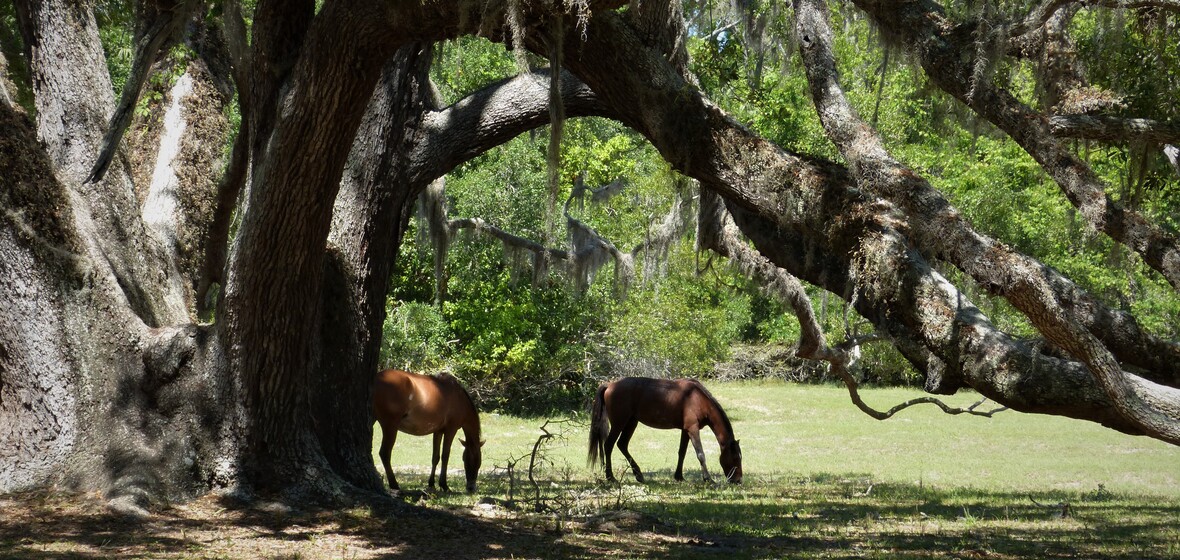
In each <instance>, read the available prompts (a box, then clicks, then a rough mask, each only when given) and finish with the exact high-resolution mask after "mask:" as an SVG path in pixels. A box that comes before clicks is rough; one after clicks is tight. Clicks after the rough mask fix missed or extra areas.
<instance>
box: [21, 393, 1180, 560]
mask: <svg viewBox="0 0 1180 560" xmlns="http://www.w3.org/2000/svg"><path fill="white" fill-rule="evenodd" d="M711 389H712V390H713V392H714V394H716V395H717V397H718V399H719V400H720V401H721V402H722V404H723V405H725V407H726V408H727V410H728V411H729V413H730V416H731V417H732V419H733V421H734V426H735V430H736V431H737V433H738V435H739V436H740V438H741V440H742V450H743V451H744V453H745V464H744V471H745V473H744V474H745V480H744V484H742V485H728V484H718V485H714V484H706V483H703V482H701V481H700V480H699V478H698V477H699V472H700V471H699V467H698V465H696V464H695V458H691V457H690V458H688V459H687V463H689V464H687V465H686V467H685V474H686V476H688V477H689V478H690V481H688V482H684V483H676V482H674V481H673V480H672V470H673V469H674V468H675V463H676V458H675V453H676V446H677V445H678V443H679V436H678V434H677V433H675V432H673V431H657V430H652V429H649V428H642V429H640V430H639V431H638V432H636V435H635V438H634V439H633V440H632V446H631V447H632V451H633V452H634V454H635V456H636V459H637V460H638V461H639V463H640V465H641V466H642V467H643V468H644V470H645V475H646V478H647V480H648V481H649V483H648V484H636V483H634V482H633V481H632V480H631V479H630V478H629V476H630V473H629V470H626V469H625V465H624V461H623V459H622V458H621V457H616V458H615V459H616V460H615V467H616V469H615V471H616V473H618V474H619V475H620V476H621V477H623V478H622V479H623V481H624V482H623V483H622V484H608V483H606V482H604V481H603V480H602V477H601V475H600V474H599V473H598V472H596V471H592V470H590V469H589V468H587V467H586V466H585V456H586V447H585V446H586V431H587V426H586V423H585V417H584V415H582V417H581V418H577V417H575V418H574V419H573V420H572V421H568V422H564V423H551V424H549V425H548V428H547V429H549V431H550V432H551V433H552V434H555V436H557V437H554V438H553V439H549V440H547V441H546V442H545V448H544V450H543V452H542V453H541V457H542V458H543V459H545V461H544V462H543V464H542V465H540V466H539V467H538V469H537V470H536V471H535V472H534V475H535V476H534V480H535V482H536V485H535V486H534V485H533V484H531V483H530V482H529V481H528V480H527V472H528V458H529V455H530V452H531V450H532V448H533V445H534V444H535V443H536V441H537V438H538V436H540V435H541V432H540V430H539V427H540V426H542V425H544V423H545V419H543V418H515V417H510V416H501V415H496V414H484V415H483V424H484V431H485V434H484V436H485V437H486V438H487V439H488V443H487V444H486V446H485V447H484V468H483V470H482V473H481V476H480V487H479V492H478V494H475V495H467V494H462V493H453V494H440V495H426V494H422V493H420V492H417V490H420V489H421V488H422V487H423V486H425V484H426V476H427V470H428V469H429V460H430V438H415V437H410V436H405V435H403V436H402V437H399V438H398V445H397V447H396V448H395V449H394V462H395V463H396V464H397V465H398V466H397V473H398V475H399V481H400V482H401V484H402V488H404V489H406V490H407V492H405V493H404V494H402V497H403V498H404V499H406V500H410V501H414V502H416V503H418V504H419V505H420V506H422V507H416V508H414V507H393V506H391V505H389V504H385V505H382V506H380V507H377V508H374V507H368V506H360V507H355V508H349V509H343V510H339V509H329V510H319V509H315V508H309V509H304V508H301V507H299V506H300V504H298V503H295V504H290V505H289V506H288V505H284V506H282V507H273V506H277V504H267V503H260V504H259V503H243V502H240V501H238V500H235V499H233V498H232V496H219V495H216V494H209V495H206V496H203V497H201V498H199V499H197V500H193V501H191V502H187V503H183V504H174V505H172V506H170V507H163V508H161V509H160V510H159V511H155V512H153V515H152V516H151V517H150V518H148V519H138V518H131V517H126V516H123V515H120V514H117V513H114V512H112V511H110V510H108V509H107V507H106V501H105V499H103V497H102V496H101V494H97V493H96V494H81V495H80V494H77V493H70V492H59V491H53V490H41V491H32V492H25V493H18V494H10V495H0V560H7V559H9V558H11V559H20V560H29V559H32V560H64V559H87V560H89V559H97V558H152V559H168V560H191V559H197V558H200V559H205V558H221V559H227V560H247V559H249V560H253V559H255V558H272V559H294V558H299V559H303V560H321V559H323V560H328V559H333V560H334V559H339V558H349V559H373V558H415V559H424V560H433V559H436V558H438V559H442V558H480V559H485V560H500V559H505V560H506V559H510V558H578V559H588V560H589V559H592V560H607V559H625V558H657V559H680V558H690V559H697V558H699V559H706V558H709V559H716V558H725V559H726V560H742V559H753V558H759V559H761V558H802V559H810V558H890V559H893V558H901V559H907V558H913V559H958V558H987V559H1003V560H1007V559H1013V558H1036V559H1041V558H1110V559H1131V558H1135V559H1140V558H1152V559H1175V558H1180V525H1177V523H1176V521H1177V519H1180V485H1178V484H1177V478H1180V448H1178V447H1173V446H1169V445H1165V444H1162V443H1160V442H1157V441H1154V440H1149V439H1146V438H1136V437H1129V436H1124V435H1120V434H1117V433H1115V432H1111V431H1109V430H1106V429H1104V428H1101V427H1099V426H1096V425H1093V424H1089V423H1084V422H1078V421H1073V420H1067V419H1062V418H1055V417H1046V416H1029V415H1021V414H1017V413H1014V412H1005V413H1002V414H999V415H997V416H996V417H995V418H993V419H990V420H989V419H983V418H970V417H967V418H964V417H955V416H946V415H944V414H942V413H941V412H939V411H938V410H936V409H933V408H928V407H927V408H916V409H910V410H907V411H904V412H903V413H902V414H901V415H900V416H898V417H895V418H893V419H891V420H888V421H885V422H877V421H875V420H872V419H870V418H868V417H866V416H864V415H863V414H861V413H860V412H858V411H857V410H855V409H854V408H853V407H852V405H851V404H850V403H849V402H848V400H847V396H846V395H845V394H844V392H843V391H842V390H840V389H838V388H836V387H822V386H798V385H786V384H781V383H729V384H711ZM913 394H914V393H913V392H912V391H904V390H895V389H879V390H869V391H865V398H866V399H867V400H868V401H870V402H871V403H873V404H875V405H877V406H878V407H885V406H889V405H892V404H894V403H896V402H899V401H902V400H905V399H908V398H909V397H911V396H913ZM950 400H951V401H952V402H953V403H954V404H968V403H970V402H973V400H974V399H972V397H971V395H962V396H956V397H952V398H951V399H950ZM706 453H707V455H708V460H709V464H710V466H711V467H713V468H714V470H716V467H715V465H716V464H717V447H716V443H715V442H714V441H711V440H710V441H708V445H707V450H706ZM452 459H453V461H452V464H451V467H452V468H451V469H450V472H451V477H452V482H453V485H454V487H456V488H462V487H463V484H462V481H463V475H462V472H461V466H460V463H461V461H460V460H459V457H458V454H457V453H456V455H455V456H454V457H452ZM509 465H513V468H512V472H511V473H509V470H508V466H509ZM292 506H293V507H292Z"/></svg>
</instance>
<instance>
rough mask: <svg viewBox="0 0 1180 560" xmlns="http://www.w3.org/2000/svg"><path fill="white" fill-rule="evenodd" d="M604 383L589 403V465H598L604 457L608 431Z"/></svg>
mask: <svg viewBox="0 0 1180 560" xmlns="http://www.w3.org/2000/svg"><path fill="white" fill-rule="evenodd" d="M605 397H606V385H602V386H600V387H599V388H598V394H597V395H595V396H594V404H592V405H590V452H589V454H588V455H587V456H586V462H587V463H588V464H589V465H590V466H591V467H594V466H597V465H598V459H599V458H600V457H606V449H605V447H604V446H605V444H606V436H607V434H608V433H609V432H610V425H609V424H608V423H607V421H606V414H605V410H604V409H605V408H606V398H605Z"/></svg>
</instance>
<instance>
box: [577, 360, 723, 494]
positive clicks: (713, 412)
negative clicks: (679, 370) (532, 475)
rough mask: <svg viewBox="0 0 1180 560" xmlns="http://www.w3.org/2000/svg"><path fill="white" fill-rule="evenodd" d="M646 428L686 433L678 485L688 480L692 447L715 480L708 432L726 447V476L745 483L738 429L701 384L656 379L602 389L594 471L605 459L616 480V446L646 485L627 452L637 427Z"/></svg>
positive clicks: (593, 434)
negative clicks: (704, 436) (705, 438)
mask: <svg viewBox="0 0 1180 560" xmlns="http://www.w3.org/2000/svg"><path fill="white" fill-rule="evenodd" d="M640 422H643V423H644V424H645V425H647V426H651V427H653V428H656V429H661V430H672V429H678V430H680V457H679V459H678V460H677V461H676V475H675V476H676V480H684V452H685V451H686V450H687V449H688V442H689V440H692V446H693V448H694V449H696V452H697V459H698V460H699V461H700V462H701V474H702V475H703V476H704V479H705V480H706V481H707V480H709V469H708V467H706V466H705V451H704V450H703V449H702V448H701V437H700V431H701V428H702V427H705V426H708V427H710V428H711V429H712V430H713V435H715V436H717V443H718V444H719V445H720V446H721V471H722V472H723V473H724V474H725V478H727V479H728V480H729V481H730V482H733V483H740V482H741V481H742V449H741V447H740V446H739V445H738V441H737V440H736V439H734V435H733V426H732V425H731V424H730V423H729V417H728V416H726V415H725V411H724V410H722V409H721V405H720V404H717V399H715V398H713V395H711V394H709V391H707V390H706V389H705V387H704V386H703V385H701V383H700V382H699V381H696V380H694V379H676V380H669V379H650V378H646V377H624V378H622V379H619V380H617V381H615V382H613V383H610V384H608V385H603V386H601V387H599V388H598V395H597V396H596V397H595V398H594V405H593V407H592V408H591V410H590V454H589V462H590V465H591V466H594V465H596V464H597V463H598V460H599V458H600V457H601V458H602V462H603V463H604V464H605V465H606V479H607V480H612V481H613V480H614V479H615V475H614V472H613V471H612V469H611V461H610V456H611V448H612V447H614V445H615V442H616V441H617V442H618V444H619V451H622V452H623V456H624V457H626V458H627V462H628V463H630V464H631V471H632V472H634V473H635V480H638V481H639V482H643V472H641V471H640V470H639V465H637V464H636V463H635V459H633V458H632V457H631V453H630V452H628V451H627V444H628V443H630V442H631V435H632V434H634V433H635V428H636V426H638V425H639V423H640Z"/></svg>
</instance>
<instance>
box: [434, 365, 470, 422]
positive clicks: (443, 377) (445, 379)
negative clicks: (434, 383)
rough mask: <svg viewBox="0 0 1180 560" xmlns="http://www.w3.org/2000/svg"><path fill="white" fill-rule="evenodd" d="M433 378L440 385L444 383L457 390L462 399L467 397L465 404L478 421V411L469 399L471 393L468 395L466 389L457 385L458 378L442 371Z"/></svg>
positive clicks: (460, 384) (459, 384) (461, 385)
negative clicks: (473, 412) (469, 407)
mask: <svg viewBox="0 0 1180 560" xmlns="http://www.w3.org/2000/svg"><path fill="white" fill-rule="evenodd" d="M434 378H435V379H438V380H439V381H440V382H442V383H446V384H447V385H453V386H454V387H455V388H456V389H458V390H459V392H460V393H462V394H463V396H464V397H467V403H468V404H470V405H471V410H474V411H475V416H476V421H478V419H479V409H478V408H476V406H475V399H473V398H471V393H468V392H467V388H466V387H464V386H463V384H462V383H459V378H458V377H455V376H454V375H451V374H450V373H448V372H445V371H444V372H441V373H438V374H436V375H435V376H434Z"/></svg>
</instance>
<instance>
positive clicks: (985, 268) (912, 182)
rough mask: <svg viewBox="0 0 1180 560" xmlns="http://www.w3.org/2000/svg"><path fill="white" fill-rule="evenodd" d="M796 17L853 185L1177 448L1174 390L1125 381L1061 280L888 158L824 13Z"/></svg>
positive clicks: (802, 7) (807, 10)
mask: <svg viewBox="0 0 1180 560" xmlns="http://www.w3.org/2000/svg"><path fill="white" fill-rule="evenodd" d="M795 13H796V21H797V22H798V31H799V37H800V52H801V54H802V57H803V62H804V67H805V69H806V71H807V78H808V82H809V83H810V84H811V93H812V97H813V98H814V102H815V106H816V109H817V112H818V113H819V117H820V121H821V123H822V124H823V127H824V130H825V131H826V132H827V135H828V137H829V138H830V139H831V140H832V141H833V142H834V143H835V144H836V146H837V147H838V148H839V149H840V152H841V153H842V154H843V155H844V157H845V158H846V159H847V160H848V161H849V164H850V167H851V169H852V170H853V174H854V175H855V176H856V179H857V182H858V183H859V184H861V185H862V186H865V187H867V188H870V189H872V190H875V191H879V192H882V194H883V195H884V196H886V197H887V198H889V199H890V200H895V201H898V202H899V204H900V205H901V206H902V207H904V208H905V209H906V210H907V211H910V213H911V214H912V215H913V217H914V218H915V219H914V220H912V221H911V223H912V224H914V225H915V231H916V233H918V235H919V236H922V237H925V239H924V241H925V242H924V243H923V245H926V246H933V247H934V248H936V250H938V251H939V253H941V254H943V255H945V256H946V257H947V258H948V260H951V261H952V262H954V263H955V264H956V265H958V266H960V267H961V268H963V269H964V270H966V271H968V272H970V273H972V275H973V276H975V277H976V278H977V279H980V280H984V281H987V282H991V287H992V289H993V290H995V291H997V292H999V293H1001V294H1003V295H1004V296H1005V297H1006V298H1007V299H1008V300H1009V301H1010V302H1012V303H1013V304H1014V305H1015V306H1016V307H1017V308H1018V309H1019V310H1020V311H1021V312H1022V313H1024V314H1025V316H1027V317H1028V318H1029V319H1031V320H1032V322H1033V324H1034V325H1035V326H1036V327H1037V329H1038V330H1039V331H1040V332H1041V333H1043V334H1045V336H1046V337H1047V338H1048V339H1049V340H1051V341H1053V342H1054V343H1055V344H1057V345H1058V346H1060V347H1062V348H1065V349H1067V350H1069V351H1070V352H1071V354H1073V355H1074V356H1075V357H1077V358H1078V359H1080V360H1082V361H1083V362H1084V363H1085V364H1086V365H1087V367H1089V369H1090V370H1091V371H1093V372H1094V373H1095V375H1096V376H1097V377H1098V379H1099V380H1100V381H1101V383H1102V385H1103V386H1104V388H1105V389H1106V391H1107V394H1108V395H1109V396H1110V397H1111V399H1112V400H1113V401H1114V403H1115V405H1116V407H1118V409H1119V410H1120V412H1122V413H1123V415H1124V416H1125V417H1126V418H1128V419H1129V420H1131V421H1133V422H1135V423H1136V424H1138V425H1139V426H1140V427H1141V428H1142V429H1143V430H1144V431H1146V432H1148V433H1150V434H1152V435H1153V436H1155V437H1158V438H1160V439H1163V440H1166V441H1170V442H1172V443H1180V422H1178V420H1180V398H1177V395H1180V391H1178V390H1177V389H1175V388H1173V387H1167V386H1160V385H1157V384H1154V383H1151V382H1149V381H1147V380H1143V379H1141V378H1138V377H1137V376H1134V375H1131V374H1125V373H1124V372H1123V371H1122V370H1121V369H1120V368H1119V366H1118V365H1117V363H1116V362H1115V360H1114V358H1113V357H1112V356H1111V354H1110V352H1109V351H1108V350H1107V349H1106V348H1105V347H1104V346H1103V345H1102V343H1101V342H1100V341H1099V340H1098V339H1097V338H1096V337H1095V336H1094V335H1093V334H1091V333H1090V332H1087V331H1086V330H1084V329H1083V328H1082V326H1080V325H1079V324H1078V322H1077V321H1074V320H1073V319H1072V317H1071V315H1072V313H1070V312H1069V311H1068V310H1067V307H1068V306H1067V305H1065V304H1063V302H1062V301H1060V299H1059V297H1058V294H1057V293H1056V290H1055V285H1057V284H1060V283H1061V282H1063V281H1064V278H1060V277H1057V276H1056V273H1054V272H1053V271H1052V270H1051V269H1049V268H1048V267H1046V266H1044V265H1042V264H1040V263H1039V262H1036V261H1035V260H1033V259H1031V258H1028V257H1026V256H1024V255H1021V254H1019V253H1017V252H1015V251H1013V250H1011V249H1008V248H1007V247H1006V246H1004V245H1002V244H999V243H996V242H994V241H993V240H991V239H988V238H986V237H984V236H982V235H979V234H976V233H975V232H974V231H973V230H972V228H971V227H970V225H968V224H967V223H966V221H965V220H964V219H963V218H962V217H961V216H960V215H959V214H958V212H957V211H955V209H954V208H953V207H951V206H950V205H949V203H947V201H946V200H945V199H943V197H942V196H941V195H940V194H939V193H938V191H937V190H935V189H934V188H933V187H931V186H930V184H929V183H928V182H927V181H926V180H925V179H923V178H921V177H920V176H918V175H917V174H915V173H914V172H913V171H912V170H911V169H909V168H907V167H905V166H904V165H902V164H901V163H899V162H898V161H897V160H896V159H894V158H893V157H892V156H891V155H890V154H889V153H888V151H887V150H886V149H885V147H884V145H883V144H882V142H881V139H880V138H879V137H878V136H877V135H876V133H875V131H874V130H873V129H872V128H871V127H870V126H869V125H868V124H867V123H865V122H864V121H863V120H861V119H860V117H859V115H857V113H856V111H855V109H853V108H852V105H851V104H850V103H849V102H848V100H847V98H846V97H845V95H844V92H843V90H842V89H841V86H840V84H839V82H838V80H837V75H836V61H835V56H834V55H833V54H832V47H831V45H832V32H831V27H830V24H829V23H828V19H827V6H826V5H825V4H823V3H821V2H818V1H817V0H795ZM930 202H934V203H935V204H930ZM931 226H934V227H931ZM1000 263H1003V264H1006V265H1007V266H1003V267H1002V270H1003V273H1002V274H1000V268H1001V267H997V266H996V265H997V264H1000ZM981 265H982V266H981ZM1013 272H1016V273H1015V274H1013Z"/></svg>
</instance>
